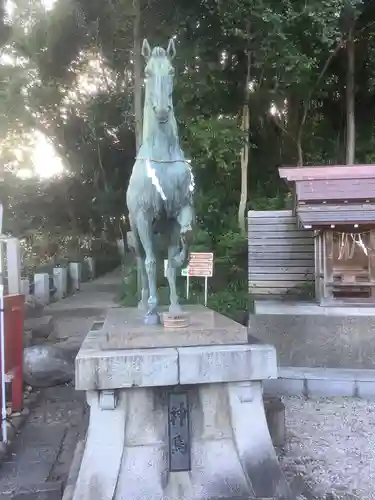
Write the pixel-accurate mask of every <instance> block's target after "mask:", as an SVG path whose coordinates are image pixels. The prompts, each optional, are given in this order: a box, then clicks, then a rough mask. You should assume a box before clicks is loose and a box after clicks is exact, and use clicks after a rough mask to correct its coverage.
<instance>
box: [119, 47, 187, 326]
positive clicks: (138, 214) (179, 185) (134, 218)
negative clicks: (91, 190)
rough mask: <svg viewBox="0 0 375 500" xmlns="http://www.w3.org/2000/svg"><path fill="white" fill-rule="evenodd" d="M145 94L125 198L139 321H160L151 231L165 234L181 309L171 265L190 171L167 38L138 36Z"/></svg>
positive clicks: (173, 299)
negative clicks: (156, 42) (152, 40)
mask: <svg viewBox="0 0 375 500" xmlns="http://www.w3.org/2000/svg"><path fill="white" fill-rule="evenodd" d="M142 55H143V57H144V58H145V61H146V67H145V77H146V80H145V100H144V116H143V137H142V145H141V147H140V149H139V151H138V154H137V157H136V161H135V164H134V167H133V171H132V174H131V177H130V181H129V186H128V190H127V193H126V201H127V206H128V209H129V220H130V226H131V230H132V232H133V235H134V247H135V251H136V255H137V260H138V265H139V268H140V271H141V280H142V285H141V286H142V295H141V301H140V304H139V305H140V306H141V307H143V308H145V310H146V315H145V323H146V324H158V323H159V322H160V318H159V314H158V311H157V308H158V299H157V286H156V269H157V268H156V265H157V262H156V252H155V241H154V235H155V232H159V233H161V234H163V235H165V236H166V237H167V241H168V267H167V273H166V274H167V279H168V284H169V289H170V306H169V312H170V313H179V312H180V311H181V309H180V305H179V299H178V295H177V289H176V270H177V268H179V267H181V266H182V265H183V263H184V262H185V260H186V258H187V252H188V245H187V234H188V233H189V232H190V231H191V230H192V227H193V223H194V218H195V215H194V208H193V193H194V177H193V174H192V171H191V168H190V165H189V163H188V162H187V161H186V159H185V157H184V154H183V152H182V150H181V148H180V143H179V137H178V130H177V122H176V118H175V114H174V109H173V101H172V93H173V80H174V68H173V66H172V60H173V58H174V57H175V55H176V49H175V44H174V41H173V39H171V40H170V41H169V44H168V48H167V50H165V49H163V48H161V47H155V48H154V49H152V50H151V47H150V45H149V43H148V41H147V40H144V41H143V45H142Z"/></svg>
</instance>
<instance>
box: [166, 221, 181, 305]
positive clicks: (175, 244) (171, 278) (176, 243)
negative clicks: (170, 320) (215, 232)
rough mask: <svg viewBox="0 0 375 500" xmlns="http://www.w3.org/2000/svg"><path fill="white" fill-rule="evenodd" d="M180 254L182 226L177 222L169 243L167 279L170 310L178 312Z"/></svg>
mask: <svg viewBox="0 0 375 500" xmlns="http://www.w3.org/2000/svg"><path fill="white" fill-rule="evenodd" d="M179 254H180V227H179V225H178V224H177V223H175V224H174V226H173V229H172V232H171V235H170V239H169V245H168V267H167V279H168V284H169V292H170V296H169V297H170V299H169V300H170V306H169V312H170V313H171V314H178V313H180V312H181V306H180V301H179V298H178V294H177V286H176V276H177V267H178V264H177V257H178V255H179Z"/></svg>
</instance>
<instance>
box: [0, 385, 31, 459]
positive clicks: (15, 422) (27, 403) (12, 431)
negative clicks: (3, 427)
mask: <svg viewBox="0 0 375 500" xmlns="http://www.w3.org/2000/svg"><path fill="white" fill-rule="evenodd" d="M38 397H39V392H31V393H29V396H28V397H27V398H25V399H24V409H23V410H22V411H21V412H20V413H19V414H17V415H15V416H14V417H11V420H10V422H9V424H8V440H7V442H0V464H1V462H2V461H3V460H4V458H5V457H6V455H7V453H8V451H9V448H10V446H11V445H12V443H13V441H14V438H15V437H16V436H17V434H18V432H19V431H20V429H21V428H22V427H23V425H24V424H25V422H26V420H27V418H28V416H29V414H30V409H31V407H32V406H33V405H34V404H35V403H36V401H37V399H38Z"/></svg>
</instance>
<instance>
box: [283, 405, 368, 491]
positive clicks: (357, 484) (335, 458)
mask: <svg viewBox="0 0 375 500" xmlns="http://www.w3.org/2000/svg"><path fill="white" fill-rule="evenodd" d="M283 401H284V404H285V409H286V425H287V444H286V447H285V450H284V453H283V454H282V456H281V457H280V460H281V465H282V467H283V469H284V471H285V473H286V474H287V476H291V475H295V476H296V475H297V476H302V477H303V479H304V482H305V483H306V484H307V486H308V487H309V488H310V489H311V492H312V493H313V494H312V495H311V496H310V498H319V499H326V500H336V499H340V500H375V439H374V435H375V401H366V400H359V399H353V398H324V399H323V398H322V399H315V400H313V399H308V400H306V399H305V398H302V397H301V398H299V397H285V398H283ZM303 498H307V495H306V497H303Z"/></svg>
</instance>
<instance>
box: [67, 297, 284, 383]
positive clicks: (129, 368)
mask: <svg viewBox="0 0 375 500" xmlns="http://www.w3.org/2000/svg"><path fill="white" fill-rule="evenodd" d="M189 312H191V317H192V318H194V321H193V322H192V324H191V326H189V327H188V328H184V329H182V328H181V329H179V330H172V331H169V330H168V329H167V330H165V329H164V328H163V327H162V326H158V327H150V326H146V325H143V323H142V322H141V316H140V313H139V311H138V310H137V309H135V308H127V309H126V308H124V309H116V310H110V311H108V315H107V318H106V320H105V322H104V325H103V327H102V328H101V329H98V330H96V331H90V332H89V334H88V335H87V337H86V339H85V340H84V342H83V344H82V346H81V349H80V351H79V353H78V355H77V357H76V388H77V389H79V390H97V389H118V388H125V387H156V386H166V385H173V384H201V383H214V382H234V381H243V380H261V379H265V378H275V377H276V376H277V364H276V352H275V349H274V348H273V347H272V346H269V345H264V344H261V343H259V342H257V343H256V344H248V343H247V329H246V327H244V326H242V325H240V324H239V323H236V322H234V321H232V320H230V319H228V318H226V317H224V316H222V315H220V314H217V313H216V312H214V311H211V310H210V309H207V308H205V307H199V306H195V307H194V306H193V307H190V308H189ZM109 345H112V346H121V347H122V348H121V349H120V348H118V347H117V348H114V347H112V348H109ZM169 346H174V347H169ZM185 346H190V347H185Z"/></svg>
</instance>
